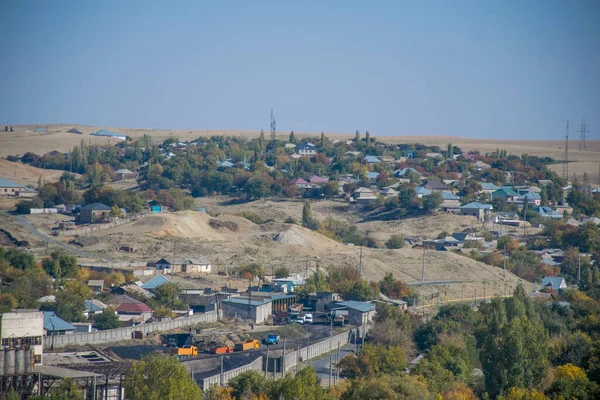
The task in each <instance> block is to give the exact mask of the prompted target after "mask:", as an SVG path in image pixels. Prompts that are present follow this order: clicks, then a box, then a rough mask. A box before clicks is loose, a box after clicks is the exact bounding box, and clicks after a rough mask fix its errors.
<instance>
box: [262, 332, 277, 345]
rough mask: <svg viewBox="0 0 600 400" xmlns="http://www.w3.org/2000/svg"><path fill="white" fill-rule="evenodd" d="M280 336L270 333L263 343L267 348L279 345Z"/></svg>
mask: <svg viewBox="0 0 600 400" xmlns="http://www.w3.org/2000/svg"><path fill="white" fill-rule="evenodd" d="M279 339H280V337H279V335H278V334H276V333H269V335H268V336H267V337H266V338H264V339H263V343H264V344H266V345H267V346H269V345H271V344H279Z"/></svg>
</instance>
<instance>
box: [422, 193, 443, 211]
mask: <svg viewBox="0 0 600 400" xmlns="http://www.w3.org/2000/svg"><path fill="white" fill-rule="evenodd" d="M443 201H444V199H443V198H442V193H440V192H439V191H433V192H432V193H431V194H430V195H428V196H425V197H424V198H423V210H425V211H426V212H432V211H435V210H437V209H438V208H439V207H440V206H441V205H442V202H443Z"/></svg>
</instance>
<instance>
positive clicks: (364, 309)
mask: <svg viewBox="0 0 600 400" xmlns="http://www.w3.org/2000/svg"><path fill="white" fill-rule="evenodd" d="M328 307H329V309H330V310H331V313H332V314H333V315H343V316H344V317H345V319H346V321H347V323H348V324H349V325H356V326H363V325H367V324H369V323H370V322H371V321H372V320H373V318H374V317H375V314H376V311H375V303H373V302H370V301H355V300H349V301H338V302H335V303H333V304H332V305H329V306H328Z"/></svg>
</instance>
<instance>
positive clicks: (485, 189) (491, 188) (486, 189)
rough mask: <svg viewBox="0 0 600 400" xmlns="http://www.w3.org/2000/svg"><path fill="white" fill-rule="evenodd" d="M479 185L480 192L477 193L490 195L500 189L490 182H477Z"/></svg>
mask: <svg viewBox="0 0 600 400" xmlns="http://www.w3.org/2000/svg"><path fill="white" fill-rule="evenodd" d="M479 184H480V185H481V190H480V191H479V193H487V194H492V193H493V192H495V191H496V190H498V189H500V186H496V185H494V184H493V183H492V182H479Z"/></svg>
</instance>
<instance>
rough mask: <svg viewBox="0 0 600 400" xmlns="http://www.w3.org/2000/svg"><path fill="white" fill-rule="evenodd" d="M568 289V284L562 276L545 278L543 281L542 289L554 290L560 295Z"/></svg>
mask: <svg viewBox="0 0 600 400" xmlns="http://www.w3.org/2000/svg"><path fill="white" fill-rule="evenodd" d="M566 288H567V283H566V282H565V278H561V277H560V276H545V277H544V279H542V289H547V290H553V291H554V292H556V293H558V294H560V292H562V291H563V290H564V289H566Z"/></svg>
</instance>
